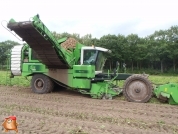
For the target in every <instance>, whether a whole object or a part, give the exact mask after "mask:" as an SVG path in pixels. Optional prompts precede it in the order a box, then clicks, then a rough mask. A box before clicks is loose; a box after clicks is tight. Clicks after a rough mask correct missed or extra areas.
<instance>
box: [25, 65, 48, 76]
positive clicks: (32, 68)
mask: <svg viewBox="0 0 178 134" xmlns="http://www.w3.org/2000/svg"><path fill="white" fill-rule="evenodd" d="M47 72H48V69H47V68H46V66H45V65H44V64H42V63H23V64H22V76H28V75H31V74H32V73H47Z"/></svg>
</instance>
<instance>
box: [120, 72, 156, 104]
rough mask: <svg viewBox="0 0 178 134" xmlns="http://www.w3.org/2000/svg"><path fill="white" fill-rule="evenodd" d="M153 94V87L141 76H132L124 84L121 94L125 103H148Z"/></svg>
mask: <svg viewBox="0 0 178 134" xmlns="http://www.w3.org/2000/svg"><path fill="white" fill-rule="evenodd" d="M152 93H153V85H152V83H151V82H150V81H149V80H148V78H147V77H144V76H143V75H132V76H130V77H128V78H127V79H126V81H125V83H124V89H123V94H124V96H125V98H126V99H127V101H130V102H138V103H145V102H148V101H149V100H150V99H151V97H152Z"/></svg>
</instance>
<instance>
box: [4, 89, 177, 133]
mask: <svg viewBox="0 0 178 134" xmlns="http://www.w3.org/2000/svg"><path fill="white" fill-rule="evenodd" d="M0 92H1V94H0V101H1V103H0V119H1V122H2V123H3V121H4V118H6V117H8V116H11V115H15V116H16V117H17V123H18V124H19V125H18V131H19V133H18V134H142V133H143V134H153V133H155V134H163V133H164V134H165V133H169V134H176V133H178V107H177V106H172V105H168V104H153V103H131V102H127V101H124V100H120V99H117V98H116V99H114V100H99V99H91V98H90V96H87V95H82V94H80V93H76V92H73V91H67V90H60V89H59V91H56V92H53V93H49V94H34V93H32V92H31V90H30V88H19V87H6V86H0ZM1 132H2V133H5V132H4V130H3V127H2V131H1ZM8 133H10V134H13V133H15V131H13V130H11V131H9V132H8ZM8 133H7V134H8Z"/></svg>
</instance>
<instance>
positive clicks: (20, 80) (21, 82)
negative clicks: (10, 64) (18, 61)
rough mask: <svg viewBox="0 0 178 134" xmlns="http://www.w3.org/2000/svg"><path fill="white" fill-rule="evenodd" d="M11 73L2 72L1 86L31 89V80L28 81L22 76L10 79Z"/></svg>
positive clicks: (0, 73)
mask: <svg viewBox="0 0 178 134" xmlns="http://www.w3.org/2000/svg"><path fill="white" fill-rule="evenodd" d="M9 76H10V72H7V71H0V85H8V86H20V87H29V86H30V79H31V77H28V80H27V79H26V78H25V77H22V76H15V77H14V78H10V77H9Z"/></svg>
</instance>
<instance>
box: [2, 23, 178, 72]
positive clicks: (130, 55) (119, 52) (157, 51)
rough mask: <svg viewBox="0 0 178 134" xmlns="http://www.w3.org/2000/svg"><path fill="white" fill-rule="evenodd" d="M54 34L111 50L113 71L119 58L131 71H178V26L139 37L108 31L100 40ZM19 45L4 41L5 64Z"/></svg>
mask: <svg viewBox="0 0 178 134" xmlns="http://www.w3.org/2000/svg"><path fill="white" fill-rule="evenodd" d="M52 33H53V35H54V36H55V37H56V38H57V39H60V38H62V37H73V38H75V39H76V40H78V41H79V42H80V43H82V44H84V45H88V46H91V45H95V46H99V47H104V48H107V49H110V50H111V51H112V53H111V54H110V55H109V56H108V60H107V62H106V64H105V69H110V70H112V69H113V68H115V65H116V61H119V63H120V66H122V65H123V64H126V67H127V68H128V69H129V70H130V72H135V71H139V70H154V71H155V70H157V71H158V72H161V73H164V72H171V73H178V70H177V68H178V67H177V64H178V26H172V27H170V28H169V29H166V30H159V31H155V32H154V33H153V34H151V35H148V36H146V37H139V36H138V35H137V34H129V35H127V36H125V35H121V34H118V35H111V34H108V35H104V36H102V37H101V38H99V39H97V38H93V37H92V35H91V34H87V35H85V36H82V37H80V35H79V34H76V33H74V34H70V33H66V32H65V33H56V32H52ZM18 44H19V43H17V42H14V41H5V42H0V61H1V64H5V61H6V58H7V53H8V52H9V50H10V49H11V48H12V47H13V46H14V45H18Z"/></svg>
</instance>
